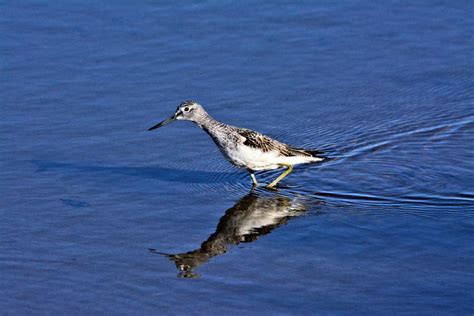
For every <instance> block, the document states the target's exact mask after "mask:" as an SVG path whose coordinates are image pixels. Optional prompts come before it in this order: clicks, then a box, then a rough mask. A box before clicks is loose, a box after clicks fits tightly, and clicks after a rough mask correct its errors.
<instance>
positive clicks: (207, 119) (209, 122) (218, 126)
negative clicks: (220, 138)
mask: <svg viewBox="0 0 474 316" xmlns="http://www.w3.org/2000/svg"><path fill="white" fill-rule="evenodd" d="M194 123H196V124H197V125H198V126H199V127H200V128H202V129H203V130H204V131H205V132H206V133H207V134H209V135H210V136H211V137H215V136H216V133H218V132H219V131H220V130H222V128H223V127H224V126H225V124H224V123H221V122H219V121H217V120H216V119H214V118H213V117H212V116H210V115H209V114H208V113H207V112H205V111H203V113H201V114H200V115H199V116H198V117H197V118H196V119H195V120H194Z"/></svg>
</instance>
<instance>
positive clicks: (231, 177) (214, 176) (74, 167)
mask: <svg viewBox="0 0 474 316" xmlns="http://www.w3.org/2000/svg"><path fill="white" fill-rule="evenodd" d="M31 162H32V163H33V164H34V165H35V166H36V167H37V170H36V172H45V171H52V170H60V171H64V172H79V173H88V174H96V173H106V174H119V175H126V176H134V177H142V178H149V179H156V180H161V181H169V182H180V183H209V182H213V183H228V182H233V181H236V180H238V179H241V177H242V175H243V174H244V173H243V172H239V171H238V170H236V172H232V173H231V172H211V171H200V170H186V169H173V168H165V167H159V166H156V167H128V166H117V167H115V166H113V167H112V166H100V165H93V164H81V163H64V162H58V161H45V160H32V161H31Z"/></svg>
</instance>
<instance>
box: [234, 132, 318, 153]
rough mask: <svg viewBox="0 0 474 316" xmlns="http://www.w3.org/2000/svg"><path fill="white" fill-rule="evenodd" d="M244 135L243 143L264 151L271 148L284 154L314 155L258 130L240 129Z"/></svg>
mask: <svg viewBox="0 0 474 316" xmlns="http://www.w3.org/2000/svg"><path fill="white" fill-rule="evenodd" d="M237 133H238V134H239V135H240V136H242V137H243V138H244V139H243V144H244V145H246V146H249V147H253V148H258V149H260V150H262V151H264V152H267V151H271V150H278V151H279V152H280V153H281V154H282V155H283V156H287V157H291V156H312V155H311V154H310V153H309V152H307V151H305V150H304V149H299V148H293V147H290V146H288V145H287V144H284V143H281V142H279V141H277V140H274V139H272V138H270V137H268V136H265V135H263V134H260V133H258V132H255V131H252V130H249V129H240V130H239V131H238V132H237Z"/></svg>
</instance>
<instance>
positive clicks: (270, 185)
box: [267, 163, 293, 189]
mask: <svg viewBox="0 0 474 316" xmlns="http://www.w3.org/2000/svg"><path fill="white" fill-rule="evenodd" d="M279 165H280V166H281V167H287V168H288V169H286V170H285V171H284V172H283V173H282V174H281V175H279V176H278V178H276V179H275V180H273V182H272V183H270V184H269V185H267V188H270V189H271V188H273V187H275V185H277V183H278V182H280V180H281V179H283V178H284V177H286V176H287V175H288V174H289V173H290V172H292V171H293V166H292V165H290V164H289V163H281V164H279Z"/></svg>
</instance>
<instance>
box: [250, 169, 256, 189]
mask: <svg viewBox="0 0 474 316" xmlns="http://www.w3.org/2000/svg"><path fill="white" fill-rule="evenodd" d="M250 177H251V178H252V182H253V186H254V187H256V186H257V185H258V182H257V178H255V175H254V174H253V173H252V172H250Z"/></svg>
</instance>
